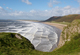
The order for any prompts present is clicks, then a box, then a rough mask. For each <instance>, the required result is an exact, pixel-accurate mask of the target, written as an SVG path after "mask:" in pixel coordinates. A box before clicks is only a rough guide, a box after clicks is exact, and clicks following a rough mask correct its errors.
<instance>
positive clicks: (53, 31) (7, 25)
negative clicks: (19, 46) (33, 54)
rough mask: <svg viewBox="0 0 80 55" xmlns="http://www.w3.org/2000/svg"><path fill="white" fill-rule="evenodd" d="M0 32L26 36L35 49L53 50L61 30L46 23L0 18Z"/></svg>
mask: <svg viewBox="0 0 80 55" xmlns="http://www.w3.org/2000/svg"><path fill="white" fill-rule="evenodd" d="M0 32H12V33H19V34H21V35H22V36H24V37H25V38H27V39H28V40H29V41H30V42H31V43H32V44H33V45H34V47H35V49H36V50H39V51H43V52H51V51H53V50H54V49H55V48H56V47H57V45H58V43H59V38H60V34H61V30H60V29H58V28H56V27H54V26H50V25H47V24H43V23H39V22H30V21H14V20H0Z"/></svg>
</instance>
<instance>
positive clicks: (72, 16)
mask: <svg viewBox="0 0 80 55" xmlns="http://www.w3.org/2000/svg"><path fill="white" fill-rule="evenodd" d="M75 19H80V15H79V14H73V15H67V16H63V17H61V18H60V19H58V20H55V21H56V22H63V21H65V22H72V21H73V20H75Z"/></svg>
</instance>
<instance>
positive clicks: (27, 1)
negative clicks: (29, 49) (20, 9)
mask: <svg viewBox="0 0 80 55" xmlns="http://www.w3.org/2000/svg"><path fill="white" fill-rule="evenodd" d="M22 2H24V3H26V4H28V5H31V4H32V3H31V2H29V0H22Z"/></svg>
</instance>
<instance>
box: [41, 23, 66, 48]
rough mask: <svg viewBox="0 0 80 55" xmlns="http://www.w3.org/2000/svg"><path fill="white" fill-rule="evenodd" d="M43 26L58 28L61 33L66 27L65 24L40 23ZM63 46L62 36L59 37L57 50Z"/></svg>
mask: <svg viewBox="0 0 80 55" xmlns="http://www.w3.org/2000/svg"><path fill="white" fill-rule="evenodd" d="M42 23H44V24H48V25H51V26H55V27H57V28H59V29H60V30H62V31H63V28H64V27H65V26H67V25H65V24H59V23H50V22H42ZM63 44H64V41H63V40H62V36H60V40H59V44H58V48H60V47H61V46H62V45H63Z"/></svg>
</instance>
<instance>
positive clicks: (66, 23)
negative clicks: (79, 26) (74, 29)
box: [50, 21, 70, 25]
mask: <svg viewBox="0 0 80 55" xmlns="http://www.w3.org/2000/svg"><path fill="white" fill-rule="evenodd" d="M50 22H51V23H59V24H65V25H68V24H70V23H69V22H56V21H50Z"/></svg>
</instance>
